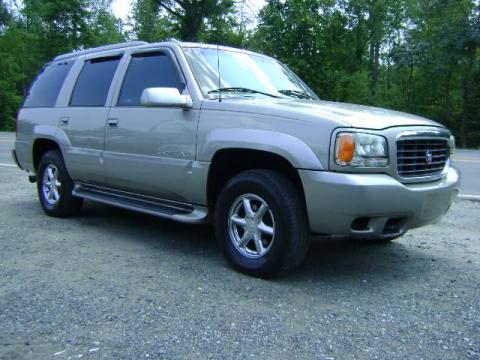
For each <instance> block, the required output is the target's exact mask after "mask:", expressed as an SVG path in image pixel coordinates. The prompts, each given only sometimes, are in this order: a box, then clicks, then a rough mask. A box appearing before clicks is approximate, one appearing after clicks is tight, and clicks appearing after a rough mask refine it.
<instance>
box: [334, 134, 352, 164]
mask: <svg viewBox="0 0 480 360" xmlns="http://www.w3.org/2000/svg"><path fill="white" fill-rule="evenodd" d="M354 156H355V135H353V134H345V133H344V134H340V135H339V137H338V140H337V161H339V162H340V163H344V164H345V163H347V164H348V163H350V162H351V161H352V160H353V157H354Z"/></svg>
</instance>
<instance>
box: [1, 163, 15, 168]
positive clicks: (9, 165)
mask: <svg viewBox="0 0 480 360" xmlns="http://www.w3.org/2000/svg"><path fill="white" fill-rule="evenodd" d="M0 166H7V167H17V165H13V164H2V163H0Z"/></svg>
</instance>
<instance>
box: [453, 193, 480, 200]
mask: <svg viewBox="0 0 480 360" xmlns="http://www.w3.org/2000/svg"><path fill="white" fill-rule="evenodd" d="M458 198H459V199H462V200H478V201H480V195H463V194H462V195H458Z"/></svg>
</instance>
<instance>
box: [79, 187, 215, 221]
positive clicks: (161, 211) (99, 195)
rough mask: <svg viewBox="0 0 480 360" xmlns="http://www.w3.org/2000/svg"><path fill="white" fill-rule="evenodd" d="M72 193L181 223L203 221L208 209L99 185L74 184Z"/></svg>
mask: <svg viewBox="0 0 480 360" xmlns="http://www.w3.org/2000/svg"><path fill="white" fill-rule="evenodd" d="M73 195H74V196H77V197H80V198H83V199H88V200H93V201H98V202H101V203H104V204H108V205H113V206H118V207H121V208H125V209H129V210H134V211H138V212H142V213H145V214H150V215H154V216H159V217H162V218H167V219H172V220H175V221H179V222H183V223H192V224H195V223H205V222H207V221H208V209H207V208H206V207H203V206H192V205H186V204H182V203H178V202H173V201H168V200H162V199H158V198H154V197H150V196H143V195H137V194H132V193H129V192H125V191H119V190H113V189H108V188H103V187H99V186H93V185H86V184H75V187H74V189H73Z"/></svg>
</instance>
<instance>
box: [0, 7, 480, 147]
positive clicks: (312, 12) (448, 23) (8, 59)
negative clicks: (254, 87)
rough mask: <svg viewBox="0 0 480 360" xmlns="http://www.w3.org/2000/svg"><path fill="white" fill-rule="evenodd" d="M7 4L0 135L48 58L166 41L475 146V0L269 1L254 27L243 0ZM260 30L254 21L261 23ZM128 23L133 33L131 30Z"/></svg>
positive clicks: (479, 24) (0, 11) (479, 124)
mask: <svg viewBox="0 0 480 360" xmlns="http://www.w3.org/2000/svg"><path fill="white" fill-rule="evenodd" d="M9 3H11V2H8V1H5V0H0V129H11V128H13V126H14V118H15V113H16V111H17V108H18V106H19V104H20V101H21V99H22V97H23V95H24V94H25V93H26V91H27V89H28V86H29V84H30V82H31V81H32V79H33V78H34V76H35V75H36V74H37V73H38V71H39V69H40V68H41V66H43V64H44V63H46V62H48V61H50V60H51V59H52V58H53V57H54V56H56V55H58V54H60V53H64V52H68V51H72V50H75V49H82V48H88V47H93V46H98V45H103V44H107V43H115V42H120V41H124V39H125V38H126V37H128V38H130V39H140V40H145V41H149V42H156V41H162V40H166V39H170V38H176V39H179V40H187V41H202V42H210V43H218V44H225V45H232V46H237V47H244V48H245V47H246V48H249V49H252V50H257V51H259V52H262V53H266V54H269V55H272V56H275V57H277V58H278V59H280V60H281V61H283V62H284V63H286V64H287V65H288V66H289V67H291V68H292V69H293V70H294V71H295V72H297V73H298V74H299V75H300V76H301V77H302V78H303V79H305V80H306V81H307V82H308V83H309V85H310V86H311V87H312V88H313V89H314V90H315V91H316V92H317V94H318V95H319V96H320V97H321V98H323V99H326V100H334V101H347V102H353V103H360V104H369V105H374V106H381V107H387V108H392V109H397V110H401V111H406V112H412V113H416V114H419V115H422V116H426V117H428V118H431V119H434V120H437V121H439V122H441V123H443V124H445V125H447V126H448V127H450V128H451V129H453V131H454V132H455V134H456V136H457V137H458V138H459V141H458V143H459V144H461V145H463V146H479V145H480V3H479V1H478V0H270V1H267V3H266V6H265V7H264V8H263V9H262V10H261V12H260V14H259V16H258V19H257V20H258V21H257V22H256V26H253V25H252V24H250V26H249V25H248V23H247V22H246V21H245V19H244V17H243V13H242V10H241V9H243V8H244V7H245V6H246V5H245V3H244V2H243V0H181V1H180V0H133V6H132V15H131V17H130V18H129V23H128V24H123V23H122V22H121V21H120V20H119V19H117V18H115V17H114V16H113V15H112V12H111V8H110V3H111V0H23V1H20V2H17V4H20V5H21V6H20V9H19V10H18V11H15V12H14V11H11V9H10V8H9V7H8V5H7V4H9ZM254 25H255V24H254ZM124 28H127V29H129V31H128V33H127V34H125V33H124V30H123V29H124Z"/></svg>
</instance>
